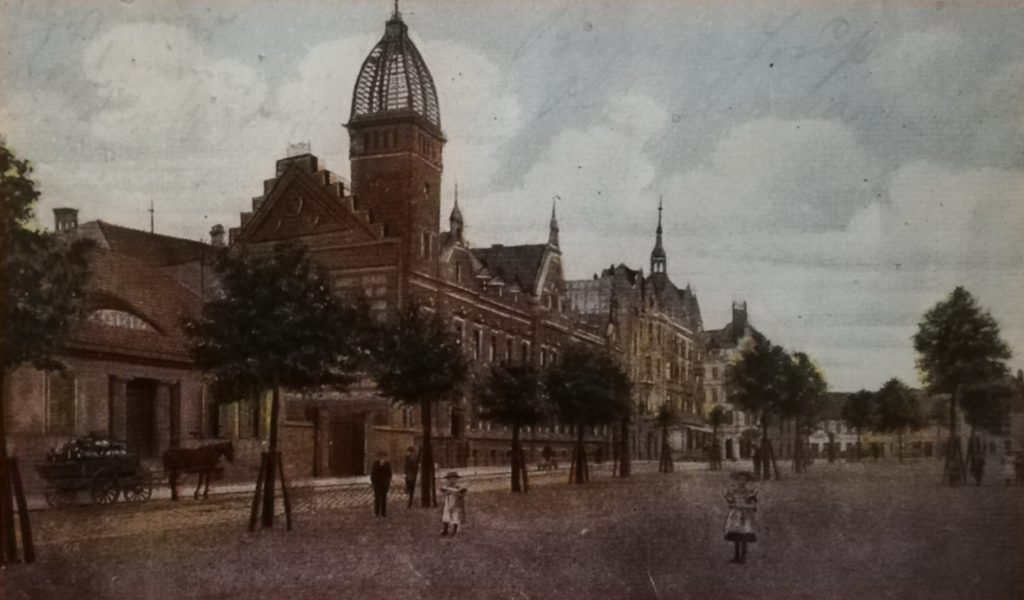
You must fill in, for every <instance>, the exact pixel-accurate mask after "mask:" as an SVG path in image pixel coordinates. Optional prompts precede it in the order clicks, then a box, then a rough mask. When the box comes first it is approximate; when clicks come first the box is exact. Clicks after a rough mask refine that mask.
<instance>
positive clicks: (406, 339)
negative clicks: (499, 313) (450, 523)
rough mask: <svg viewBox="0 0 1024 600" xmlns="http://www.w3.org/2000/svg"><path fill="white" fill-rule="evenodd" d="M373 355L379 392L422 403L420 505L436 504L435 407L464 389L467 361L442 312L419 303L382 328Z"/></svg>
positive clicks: (408, 403)
mask: <svg viewBox="0 0 1024 600" xmlns="http://www.w3.org/2000/svg"><path fill="white" fill-rule="evenodd" d="M374 355H375V356H374V366H373V371H374V378H375V379H376V381H377V386H378V387H379V388H380V391H381V393H382V394H383V395H385V396H387V397H389V398H391V399H392V400H393V401H395V402H397V403H399V404H404V405H406V406H409V407H419V409H420V421H421V422H422V424H423V445H422V449H421V453H420V454H421V457H420V479H421V483H420V489H421V494H420V505H421V506H422V507H423V508H429V507H432V506H435V505H436V504H437V500H436V493H435V481H434V448H433V423H434V421H433V407H434V406H435V405H436V404H438V403H439V402H442V401H445V400H453V399H455V398H456V397H457V396H458V395H459V394H460V392H461V390H462V389H463V386H464V385H465V384H466V381H467V379H468V377H469V361H468V360H467V358H466V356H465V354H463V351H462V346H461V345H460V344H459V340H458V339H457V337H456V335H455V333H454V332H453V331H452V330H451V329H450V327H449V326H448V325H447V324H446V323H445V321H444V320H443V319H442V318H441V315H440V314H438V313H437V312H434V311H428V310H427V309H424V308H423V307H421V306H419V305H417V304H411V305H409V306H408V307H407V308H406V309H405V310H404V311H403V312H401V313H400V314H399V315H398V318H397V319H395V320H394V321H393V322H390V323H387V324H385V325H383V326H382V327H381V328H380V333H379V335H378V336H377V341H376V343H375V345H374Z"/></svg>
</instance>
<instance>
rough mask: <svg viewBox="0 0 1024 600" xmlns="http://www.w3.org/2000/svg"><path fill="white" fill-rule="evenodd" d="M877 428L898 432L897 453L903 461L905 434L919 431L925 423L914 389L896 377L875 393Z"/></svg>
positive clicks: (888, 431) (882, 431) (883, 430)
mask: <svg viewBox="0 0 1024 600" xmlns="http://www.w3.org/2000/svg"><path fill="white" fill-rule="evenodd" d="M875 398H876V400H875V405H876V411H877V421H876V423H875V426H876V428H877V429H878V431H879V432H881V433H895V434H896V454H897V456H898V457H899V460H900V462H903V434H904V433H906V432H908V431H917V430H918V429H920V428H921V426H922V425H923V424H924V419H923V418H922V417H921V405H920V402H919V401H918V399H917V396H915V395H914V391H913V390H911V389H910V388H909V387H907V386H906V384H904V383H903V382H902V381H900V380H899V379H896V378H895V377H894V378H892V379H890V380H889V381H886V382H885V383H884V384H883V385H882V387H881V388H880V389H879V390H878V392H877V394H876V395H875Z"/></svg>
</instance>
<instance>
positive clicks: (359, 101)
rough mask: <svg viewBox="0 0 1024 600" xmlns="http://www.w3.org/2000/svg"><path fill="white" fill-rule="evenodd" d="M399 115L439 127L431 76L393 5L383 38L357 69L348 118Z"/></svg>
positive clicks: (362, 119) (374, 117) (434, 90)
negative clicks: (393, 9)
mask: <svg viewBox="0 0 1024 600" xmlns="http://www.w3.org/2000/svg"><path fill="white" fill-rule="evenodd" d="M398 116H419V117H422V118H423V119H425V120H426V121H427V123H429V124H430V125H432V126H433V127H434V128H435V129H437V130H438V132H440V130H441V111H440V109H439V107H438V102H437V89H436V88H435V87H434V78H433V77H431V75H430V71H429V70H428V69H427V65H426V63H424V62H423V57H422V56H420V52H419V50H417V49H416V45H415V44H413V43H412V40H411V39H409V28H408V26H406V24H405V23H404V22H403V21H402V14H401V13H400V12H398V7H397V6H396V7H395V12H394V13H393V14H392V15H391V18H390V19H389V20H388V22H387V24H386V25H385V27H384V37H382V38H381V39H380V41H379V42H377V45H376V46H374V48H373V50H372V51H371V52H370V55H369V56H367V57H366V60H365V61H363V66H362V68H361V69H359V77H357V78H356V86H355V90H354V91H353V93H352V114H351V116H350V121H351V122H358V121H368V120H373V119H377V118H381V117H398Z"/></svg>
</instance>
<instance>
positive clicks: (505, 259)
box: [470, 244, 549, 291]
mask: <svg viewBox="0 0 1024 600" xmlns="http://www.w3.org/2000/svg"><path fill="white" fill-rule="evenodd" d="M548 248H549V246H548V245H547V244H529V245H524V246H491V247H490V248H473V249H471V250H470V252H471V253H472V254H473V256H474V257H476V258H477V259H478V260H479V261H480V262H481V263H483V265H484V267H485V268H486V269H487V270H488V272H489V273H490V274H491V275H493V276H495V277H501V278H502V279H503V280H504V281H506V282H508V283H515V284H517V285H518V286H519V288H520V289H522V290H529V291H532V290H533V289H534V287H535V285H536V283H537V278H538V277H539V276H540V269H541V264H542V262H543V260H544V253H545V252H546V251H547V250H548Z"/></svg>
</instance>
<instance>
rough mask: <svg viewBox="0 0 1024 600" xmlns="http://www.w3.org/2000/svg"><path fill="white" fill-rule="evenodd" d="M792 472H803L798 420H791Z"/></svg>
mask: <svg viewBox="0 0 1024 600" xmlns="http://www.w3.org/2000/svg"><path fill="white" fill-rule="evenodd" d="M793 429H794V431H793V471H794V472H796V473H803V472H804V453H803V444H801V439H800V419H794V420H793Z"/></svg>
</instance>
